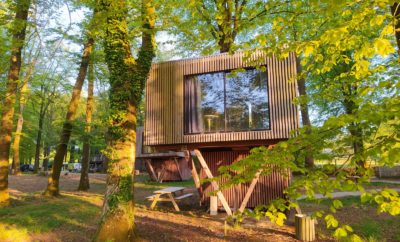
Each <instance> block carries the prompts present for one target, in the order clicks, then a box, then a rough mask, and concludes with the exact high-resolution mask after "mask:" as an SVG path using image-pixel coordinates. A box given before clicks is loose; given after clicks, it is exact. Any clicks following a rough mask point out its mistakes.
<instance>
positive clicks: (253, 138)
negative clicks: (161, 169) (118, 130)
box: [144, 52, 299, 212]
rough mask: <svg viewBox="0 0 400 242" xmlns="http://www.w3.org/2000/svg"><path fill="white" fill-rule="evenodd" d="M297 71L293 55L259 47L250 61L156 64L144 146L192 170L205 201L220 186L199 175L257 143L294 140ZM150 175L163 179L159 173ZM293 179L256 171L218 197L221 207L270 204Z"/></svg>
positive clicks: (216, 58)
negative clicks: (271, 52)
mask: <svg viewBox="0 0 400 242" xmlns="http://www.w3.org/2000/svg"><path fill="white" fill-rule="evenodd" d="M255 60H257V64H255V63H254V61H255ZM256 65H257V66H259V67H258V68H255V66H256ZM260 67H261V68H260ZM237 69H241V70H240V71H235V70H237ZM295 75H296V60H295V55H294V53H292V54H290V55H289V56H288V57H287V58H286V59H278V58H276V57H275V56H272V57H266V56H265V55H263V54H262V53H261V52H254V53H253V54H252V56H251V57H250V58H247V57H246V56H245V54H244V53H236V54H233V55H230V54H219V55H213V56H206V57H200V58H193V59H183V60H177V61H168V62H163V63H158V64H154V65H153V66H152V68H151V72H150V76H149V78H148V81H147V84H146V113H145V114H146V120H145V127H144V145H146V146H149V147H151V149H152V150H153V152H155V155H154V159H160V164H162V163H163V162H165V161H166V160H170V161H171V159H172V157H175V158H179V159H182V161H181V162H182V164H183V165H187V167H186V168H182V169H181V170H185V171H191V173H192V176H193V178H194V180H195V183H196V186H197V188H198V190H199V192H200V197H201V200H202V202H204V203H206V202H208V201H209V199H210V197H209V192H211V191H213V190H215V189H218V185H219V183H218V182H214V183H207V184H201V183H200V182H199V181H200V180H202V179H204V178H206V177H208V178H210V177H211V176H217V175H218V168H219V167H220V166H224V165H229V164H232V163H233V162H235V161H238V160H240V159H243V158H244V157H246V156H248V155H249V151H250V149H251V148H253V147H258V146H267V147H268V146H270V145H274V144H276V143H277V142H279V141H281V140H286V139H288V138H289V137H290V136H291V131H292V130H295V129H297V128H298V126H299V118H298V113H297V106H296V105H295V103H294V102H293V99H294V98H295V97H296V95H297V94H296V90H297V89H296V81H295V80H293V79H294V77H295ZM157 153H158V154H168V153H170V155H171V157H168V158H167V157H157ZM160 156H161V155H160ZM149 159H151V157H149ZM162 160H164V161H162ZM154 164H155V163H154ZM158 166H160V165H158ZM164 166H166V164H164ZM149 169H151V168H150V167H149V168H148V170H149ZM153 169H154V165H153ZM189 169H190V170H189ZM149 173H151V174H152V176H154V178H153V179H157V172H154V173H153V172H152V171H149ZM154 174H155V175H154ZM220 182H223V181H220ZM289 182H290V176H284V175H282V174H280V173H279V172H272V174H270V175H268V176H260V175H259V174H257V176H256V177H255V178H254V179H253V181H252V182H250V183H248V184H242V185H238V186H236V187H232V188H230V189H226V190H223V191H222V192H221V193H219V194H217V197H218V206H219V207H220V208H224V209H225V210H227V212H230V211H231V210H232V209H241V210H243V209H244V208H245V207H255V206H257V205H259V204H268V203H269V202H270V201H271V200H273V199H276V198H280V197H283V196H284V194H283V190H284V189H285V188H286V187H287V186H288V185H289ZM228 210H229V211H228Z"/></svg>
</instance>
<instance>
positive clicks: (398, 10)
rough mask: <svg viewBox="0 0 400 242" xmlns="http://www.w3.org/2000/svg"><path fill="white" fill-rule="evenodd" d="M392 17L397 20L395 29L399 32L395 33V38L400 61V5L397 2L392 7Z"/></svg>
mask: <svg viewBox="0 0 400 242" xmlns="http://www.w3.org/2000/svg"><path fill="white" fill-rule="evenodd" d="M390 9H391V11H392V15H393V17H394V18H395V20H396V25H395V29H396V30H397V31H396V32H395V37H396V42H397V53H398V55H399V60H400V4H399V3H398V2H395V3H394V4H393V5H392V6H391V7H390Z"/></svg>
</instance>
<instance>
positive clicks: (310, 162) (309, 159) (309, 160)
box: [296, 57, 314, 168]
mask: <svg viewBox="0 0 400 242" xmlns="http://www.w3.org/2000/svg"><path fill="white" fill-rule="evenodd" d="M296 69H297V73H298V74H301V72H302V67H301V63H300V58H298V57H296ZM297 89H298V91H299V96H300V97H304V98H307V89H306V80H305V79H304V78H303V77H299V78H297ZM300 114H301V121H302V124H303V127H304V128H305V129H306V133H307V134H311V128H312V126H311V121H310V116H309V111H308V102H307V101H305V102H303V101H301V102H300ZM309 150H310V147H309V148H308V149H307V151H309ZM304 163H305V167H307V168H313V167H314V157H313V156H312V155H311V154H307V155H306V157H305V160H304Z"/></svg>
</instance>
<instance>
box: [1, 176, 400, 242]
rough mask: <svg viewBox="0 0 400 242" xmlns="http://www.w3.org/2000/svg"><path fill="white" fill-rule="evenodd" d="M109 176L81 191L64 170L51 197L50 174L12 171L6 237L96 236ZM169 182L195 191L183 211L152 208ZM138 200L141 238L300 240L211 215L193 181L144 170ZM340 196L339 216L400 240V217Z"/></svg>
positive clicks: (263, 223) (283, 229)
mask: <svg viewBox="0 0 400 242" xmlns="http://www.w3.org/2000/svg"><path fill="white" fill-rule="evenodd" d="M105 179H106V176H105V175H103V174H90V182H91V189H90V190H89V191H88V192H78V191H76V188H77V187H78V183H79V174H76V173H69V174H68V175H62V178H61V181H60V184H61V190H62V196H60V197H58V198H53V199H51V198H47V197H44V196H42V195H41V193H42V192H43V190H44V189H45V187H46V185H47V178H46V177H44V176H38V175H32V174H24V175H22V176H10V178H9V183H10V191H11V195H12V203H11V205H10V207H6V208H2V209H0V241H52V242H53V241H79V242H83V241H90V240H91V238H92V236H93V235H94V233H95V231H96V227H97V224H98V222H99V219H100V212H101V206H102V201H103V194H104V190H105ZM371 185H372V184H371ZM375 185H376V186H377V187H380V186H381V185H382V186H385V184H374V185H373V186H375ZM166 186H184V187H187V188H186V192H193V193H194V194H195V196H194V197H193V198H188V199H184V200H182V201H181V202H180V203H179V206H180V208H181V210H182V211H181V212H175V211H174V209H173V207H172V205H171V204H170V203H161V204H159V205H158V206H157V208H156V209H155V210H149V209H148V206H149V204H150V203H149V201H147V200H146V199H145V197H146V196H149V195H151V194H152V192H153V191H154V190H157V189H160V188H164V187H166ZM390 186H394V185H393V184H391V185H390ZM399 187H400V185H399ZM135 199H136V203H137V205H136V207H137V209H136V226H137V227H136V228H137V234H138V235H139V237H140V239H139V241H296V240H295V239H294V229H293V227H292V226H286V225H285V226H277V225H274V224H272V223H271V222H269V221H267V220H265V219H262V220H260V221H257V220H253V219H246V220H245V221H244V224H243V225H242V226H241V227H240V228H233V227H231V226H224V221H225V220H224V218H225V214H223V213H220V214H219V215H218V216H216V217H211V216H209V215H208V214H207V213H206V210H205V208H204V207H201V206H200V205H199V203H198V197H197V192H196V191H195V189H194V187H193V182H192V181H189V182H173V183H163V184H159V183H154V182H148V181H147V179H146V177H145V176H143V175H140V176H138V179H137V181H136V190H135ZM340 199H341V200H342V202H343V203H344V204H345V207H344V208H342V209H340V210H338V213H337V217H338V219H339V220H340V221H341V222H344V223H346V224H349V225H351V226H352V227H353V228H354V229H355V231H356V232H358V233H359V234H361V235H362V236H364V238H365V239H376V240H381V241H385V240H386V241H400V231H398V230H396V228H398V227H400V217H399V216H397V217H391V216H389V215H385V214H379V215H378V214H377V213H376V208H375V207H374V206H373V205H361V204H360V202H359V198H358V197H349V198H340ZM301 204H302V210H303V211H305V212H312V211H315V210H318V209H323V210H325V209H326V210H328V209H329V207H328V203H327V202H321V203H319V204H312V203H308V202H302V203H301ZM346 205H347V206H346ZM317 230H318V232H319V235H318V236H319V241H332V240H331V239H330V238H329V237H328V236H327V234H329V232H330V231H329V230H327V229H324V224H323V223H320V224H318V225H317Z"/></svg>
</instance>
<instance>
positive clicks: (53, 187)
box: [45, 37, 94, 196]
mask: <svg viewBox="0 0 400 242" xmlns="http://www.w3.org/2000/svg"><path fill="white" fill-rule="evenodd" d="M93 44H94V39H93V38H91V37H89V39H88V41H87V42H86V43H85V45H84V48H83V54H82V59H81V64H80V68H79V73H78V77H77V78H76V82H75V86H74V89H73V91H72V97H71V101H70V103H69V106H68V112H67V115H66V117H65V121H64V124H63V127H62V131H61V137H60V142H59V144H58V147H57V151H56V155H55V157H54V162H53V168H52V172H51V175H50V176H49V180H48V184H47V189H46V191H45V194H46V195H49V196H57V195H59V193H60V190H59V180H60V174H61V168H62V164H63V159H64V157H65V154H66V152H67V145H68V142H69V138H70V136H71V132H72V123H73V121H74V120H75V116H76V109H77V108H78V104H79V99H80V97H81V91H82V86H83V82H84V80H85V77H86V72H87V67H88V64H89V57H90V54H91V52H92V48H93Z"/></svg>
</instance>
